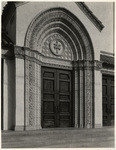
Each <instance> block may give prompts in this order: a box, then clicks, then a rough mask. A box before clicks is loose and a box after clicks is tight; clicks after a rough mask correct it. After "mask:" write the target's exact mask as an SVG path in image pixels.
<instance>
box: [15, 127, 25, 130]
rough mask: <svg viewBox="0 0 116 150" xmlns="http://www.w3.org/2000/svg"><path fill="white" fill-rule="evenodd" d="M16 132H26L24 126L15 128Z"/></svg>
mask: <svg viewBox="0 0 116 150" xmlns="http://www.w3.org/2000/svg"><path fill="white" fill-rule="evenodd" d="M14 130H15V131H24V126H15V127H14Z"/></svg>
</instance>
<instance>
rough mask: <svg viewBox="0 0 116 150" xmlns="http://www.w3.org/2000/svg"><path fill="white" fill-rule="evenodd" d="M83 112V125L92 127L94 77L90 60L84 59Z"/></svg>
mask: <svg viewBox="0 0 116 150" xmlns="http://www.w3.org/2000/svg"><path fill="white" fill-rule="evenodd" d="M84 80H85V84H84V97H85V102H84V111H85V112H84V113H85V117H84V118H85V127H86V128H92V127H93V113H94V112H93V107H94V103H93V101H94V97H93V94H94V93H93V91H94V86H93V82H94V77H93V66H92V61H89V60H85V61H84Z"/></svg>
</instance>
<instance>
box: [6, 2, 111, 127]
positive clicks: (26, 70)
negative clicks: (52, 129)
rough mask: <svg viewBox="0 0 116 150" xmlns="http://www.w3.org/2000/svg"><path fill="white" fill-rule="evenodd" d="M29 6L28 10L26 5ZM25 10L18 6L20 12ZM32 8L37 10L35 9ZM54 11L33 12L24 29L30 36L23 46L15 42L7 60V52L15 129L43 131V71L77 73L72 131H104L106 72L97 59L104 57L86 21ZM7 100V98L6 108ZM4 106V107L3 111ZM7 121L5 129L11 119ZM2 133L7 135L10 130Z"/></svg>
mask: <svg viewBox="0 0 116 150" xmlns="http://www.w3.org/2000/svg"><path fill="white" fill-rule="evenodd" d="M17 5H18V4H17ZM25 5H27V7H28V4H25ZM25 5H22V6H20V7H21V9H23V7H25ZM72 5H73V4H72ZM30 6H31V7H33V4H32V5H30ZM55 6H56V5H54V7H53V8H49V9H46V10H45V9H43V11H42V12H41V13H38V14H36V13H35V15H34V17H33V19H32V20H31V21H30V22H29V24H28V26H27V28H26V29H27V30H26V33H25V32H24V33H25V37H24V38H23V40H24V45H23V46H22V45H21V44H19V45H18V44H17V43H20V42H19V41H18V40H19V39H18V38H17V39H16V40H17V41H16V46H13V48H12V54H11V56H12V57H8V56H7V53H5V54H3V56H4V57H3V58H4V62H6V60H7V59H9V58H10V59H11V60H13V62H14V66H15V67H14V70H15V73H14V75H15V76H14V77H13V79H14V81H15V82H14V85H13V88H14V91H15V92H14V98H13V99H14V102H15V104H14V106H15V117H14V120H15V123H14V122H13V123H11V124H12V128H14V129H15V130H37V129H41V101H42V100H41V90H42V89H41V87H42V85H41V78H42V77H41V70H42V67H44V66H46V67H53V68H60V69H64V70H71V71H72V72H73V77H74V88H73V94H74V103H75V107H74V108H73V109H74V114H75V117H74V122H75V123H74V126H75V127H76V128H93V127H102V92H101V91H102V85H101V82H102V72H101V70H102V69H103V68H102V61H101V60H100V59H96V58H100V53H99V51H98V53H97V52H96V51H95V45H93V44H94V43H93V42H92V40H91V37H90V34H89V33H88V29H86V28H85V26H84V22H81V21H80V20H79V19H78V17H77V16H75V15H74V14H73V13H72V12H70V11H69V10H68V9H66V8H65V7H55ZM79 6H80V4H79ZM67 8H68V7H67ZM16 10H17V12H18V16H17V19H19V18H20V17H19V11H20V8H18V7H17V8H16ZM89 13H90V12H89ZM15 15H16V14H15ZM92 17H93V15H92ZM30 18H31V17H30ZM28 20H30V19H29V18H28ZM18 21H19V20H18ZM18 21H17V22H16V28H17V33H18V32H19V28H18V27H19V26H18V25H17V23H18ZM25 22H26V21H25ZM97 24H99V25H101V23H100V22H99V21H97V23H96V26H97ZM101 26H102V25H101ZM101 26H100V27H101ZM102 27H103V26H102ZM100 30H101V28H100ZM16 36H17V35H16ZM19 37H20V33H19ZM22 37H23V36H22ZM3 51H4V50H3ZM10 53H11V52H10ZM5 59H6V60H5ZM4 67H6V65H5V64H4ZM111 72H112V70H111ZM6 73H8V71H7V70H6ZM98 78H99V80H98ZM7 80H8V79H7ZM4 85H5V84H4ZM4 89H6V88H5V87H4ZM6 93H7V92H5V93H4V94H6ZM98 93H99V94H98ZM8 101H9V99H8V97H7V98H6V103H7V102H8ZM6 106H7V105H6V104H5V106H4V109H5V107H6ZM5 114H7V112H5ZM3 122H4V124H6V122H7V119H6V120H4V121H3ZM3 129H4V130H8V129H10V127H3Z"/></svg>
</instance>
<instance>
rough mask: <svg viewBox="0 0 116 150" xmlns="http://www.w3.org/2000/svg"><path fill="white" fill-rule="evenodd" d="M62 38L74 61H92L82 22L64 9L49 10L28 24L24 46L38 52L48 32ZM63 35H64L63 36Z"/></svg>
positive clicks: (91, 49)
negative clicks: (72, 54)
mask: <svg viewBox="0 0 116 150" xmlns="http://www.w3.org/2000/svg"><path fill="white" fill-rule="evenodd" d="M50 30H51V31H52V34H53V33H54V34H55V33H59V32H62V33H59V34H62V36H64V38H65V39H66V40H67V42H68V43H70V46H71V47H72V51H73V53H74V55H75V54H76V55H77V56H78V57H75V61H76V60H94V50H93V46H92V42H91V38H90V36H89V34H88V32H87V30H86V28H85V27H84V25H83V24H82V22H81V21H80V20H79V19H78V18H77V17H76V16H75V15H74V14H72V13H71V12H70V11H68V10H67V9H65V8H51V9H48V10H46V11H44V12H42V13H41V14H38V15H37V16H36V17H35V18H34V19H33V20H32V22H31V23H30V25H29V27H28V29H27V33H26V37H25V42H24V46H26V47H29V48H31V49H34V50H38V51H40V49H41V44H42V43H41V42H42V40H43V39H44V38H45V37H46V35H47V34H48V31H49V35H50ZM64 33H65V35H64Z"/></svg>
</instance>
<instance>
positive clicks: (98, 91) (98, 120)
mask: <svg viewBox="0 0 116 150" xmlns="http://www.w3.org/2000/svg"><path fill="white" fill-rule="evenodd" d="M94 66H95V70H94V74H95V82H94V86H95V108H94V109H95V115H94V116H95V128H100V127H102V73H101V68H102V63H101V62H100V61H95V64H94Z"/></svg>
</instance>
